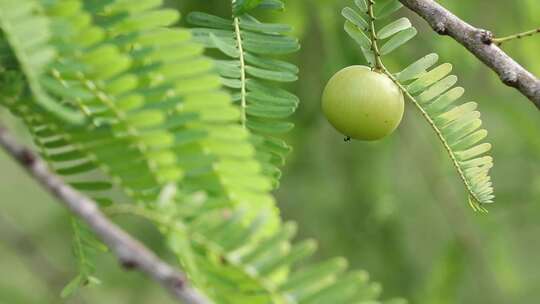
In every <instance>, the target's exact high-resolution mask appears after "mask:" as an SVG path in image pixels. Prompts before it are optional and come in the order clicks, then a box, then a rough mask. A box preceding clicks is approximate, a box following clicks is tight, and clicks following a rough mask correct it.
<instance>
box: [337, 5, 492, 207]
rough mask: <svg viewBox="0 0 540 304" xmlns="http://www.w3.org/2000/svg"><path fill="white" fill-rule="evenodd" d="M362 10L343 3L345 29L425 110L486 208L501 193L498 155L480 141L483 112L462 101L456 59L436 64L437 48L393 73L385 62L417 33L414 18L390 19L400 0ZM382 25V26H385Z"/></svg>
mask: <svg viewBox="0 0 540 304" xmlns="http://www.w3.org/2000/svg"><path fill="white" fill-rule="evenodd" d="M355 4H356V6H357V10H355V9H353V8H350V7H347V8H345V9H343V11H342V15H343V16H344V17H345V19H346V21H345V31H346V32H347V33H348V34H349V35H350V36H351V38H352V39H354V40H355V41H356V42H357V43H358V44H359V46H360V48H361V50H362V53H363V54H364V57H365V58H366V60H367V62H368V63H369V65H370V66H371V67H372V69H373V70H375V71H379V72H381V73H385V74H386V75H388V77H390V78H391V79H392V80H393V81H394V82H395V83H396V85H397V86H398V87H399V88H400V89H401V91H402V92H403V94H405V95H406V96H407V97H408V99H409V100H411V101H412V102H413V103H414V105H415V106H416V107H417V108H418V109H419V110H420V112H421V113H422V116H423V117H424V118H425V119H426V121H427V122H428V123H429V125H430V126H431V128H432V129H433V130H434V131H435V133H436V134H437V136H438V138H439V139H440V141H441V142H442V144H443V146H444V148H445V149H446V151H447V152H448V155H449V156H450V158H451V160H452V163H453V165H454V166H455V168H456V170H457V172H458V175H459V177H460V179H461V180H462V181H463V184H464V185H465V188H466V190H467V193H468V197H469V203H470V205H471V207H472V208H473V209H474V210H475V211H486V209H485V207H484V206H483V205H485V204H488V203H492V202H493V199H494V198H495V197H494V195H493V187H492V183H491V178H490V176H489V170H490V169H491V168H492V167H493V158H492V157H491V156H488V155H485V154H486V153H488V152H489V151H490V150H491V145H490V144H489V143H480V142H481V141H482V140H483V139H484V138H485V137H486V136H487V131H486V130H484V129H480V128H481V125H482V121H481V120H480V112H478V111H476V108H477V106H478V105H477V104H476V103H475V102H467V103H463V104H461V105H456V102H457V100H458V99H459V98H460V97H461V96H462V95H463V93H464V89H463V88H461V87H453V86H454V85H455V84H456V82H457V77H456V76H454V75H449V74H450V72H451V71H452V65H451V64H448V63H445V64H442V65H439V66H437V67H435V68H433V69H430V68H432V67H433V66H434V65H435V64H436V62H437V61H438V55H437V54H430V55H427V56H425V57H423V58H421V59H420V60H418V61H416V62H415V63H413V64H411V65H410V66H409V67H407V68H405V69H404V70H403V71H401V72H399V73H396V74H393V73H391V72H389V71H388V70H387V69H386V67H385V66H384V64H383V62H382V57H383V56H385V55H388V54H390V53H391V52H393V51H394V50H396V49H397V48H399V47H400V46H402V45H403V44H405V43H406V42H408V41H409V40H411V39H412V38H413V37H414V36H415V35H416V33H417V31H416V29H415V28H414V27H413V26H412V25H411V22H410V21H409V20H408V19H407V18H405V17H403V18H399V19H397V20H395V21H388V20H387V19H388V17H389V16H391V15H392V14H393V13H394V12H396V11H397V10H399V9H400V8H401V7H402V4H401V3H400V2H399V1H398V0H379V1H376V2H375V1H373V0H355ZM379 27H380V28H379Z"/></svg>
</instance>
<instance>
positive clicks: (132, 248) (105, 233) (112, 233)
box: [0, 125, 209, 304]
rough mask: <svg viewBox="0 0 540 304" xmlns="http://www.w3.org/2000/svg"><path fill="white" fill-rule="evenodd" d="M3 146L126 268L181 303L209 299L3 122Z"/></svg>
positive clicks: (0, 143)
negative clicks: (56, 172)
mask: <svg viewBox="0 0 540 304" xmlns="http://www.w3.org/2000/svg"><path fill="white" fill-rule="evenodd" d="M0 146H2V147H3V148H4V150H5V151H6V152H7V153H8V154H10V155H11V156H12V157H13V158H14V159H15V160H17V161H18V162H19V164H20V165H21V166H23V167H24V168H25V169H26V171H27V172H28V173H29V174H30V175H31V176H32V177H33V178H34V179H35V180H36V181H38V182H39V183H40V184H41V185H42V186H43V187H44V188H45V189H46V190H48V191H49V192H50V193H51V194H53V195H54V196H56V197H57V198H58V199H59V200H58V201H59V202H60V203H61V204H62V205H64V206H65V207H67V208H68V209H69V210H70V211H71V212H72V213H73V214H74V215H76V216H77V217H79V218H80V219H81V220H83V221H84V222H85V223H86V224H88V226H89V227H90V228H91V229H92V231H93V232H94V233H95V234H96V235H97V236H98V237H99V238H100V239H101V240H102V241H103V243H105V244H106V245H107V246H108V247H109V248H110V249H111V251H112V252H113V253H114V254H115V255H116V256H117V257H118V259H119V261H120V263H121V265H122V266H124V267H125V268H126V269H136V270H139V271H141V272H143V273H145V274H146V275H147V276H148V277H150V278H152V279H153V280H154V281H156V282H157V283H159V284H161V285H162V287H163V288H165V289H167V290H168V291H169V292H170V293H171V294H172V295H173V296H174V297H175V298H176V299H178V300H179V301H180V302H181V303H186V304H203V303H209V300H207V299H206V297H205V296H203V295H202V294H200V293H199V292H198V291H197V290H195V289H194V288H193V287H191V286H190V284H189V282H188V281H187V279H186V275H185V274H184V273H182V272H179V271H177V270H176V269H174V268H173V267H172V266H170V265H169V264H167V263H166V262H164V261H162V260H161V259H160V258H159V257H157V256H156V255H155V254H154V253H153V252H152V251H150V250H149V249H147V248H146V247H145V246H144V245H143V244H141V243H140V242H139V241H137V240H135V239H134V238H133V237H131V236H130V235H129V234H128V233H126V232H125V231H123V230H122V229H121V228H119V227H118V226H117V225H116V224H114V223H113V222H111V221H110V220H109V219H108V218H107V217H106V216H105V215H104V214H103V213H102V212H101V211H100V210H99V208H98V207H97V204H96V202H94V201H93V200H91V199H89V198H87V197H86V196H84V195H82V194H80V193H79V192H77V191H76V190H74V189H73V188H71V187H70V186H68V185H67V184H65V183H64V182H63V181H62V180H61V179H60V178H58V177H57V176H56V175H54V174H53V173H51V172H50V171H49V169H48V167H47V165H46V164H45V162H44V161H43V160H41V159H40V158H39V157H38V156H37V155H35V154H34V153H33V152H32V151H31V150H30V149H28V148H26V147H25V146H22V145H20V144H19V143H17V141H16V140H15V139H14V138H13V137H12V136H11V135H10V134H9V132H8V130H7V129H6V128H4V127H3V126H1V125H0Z"/></svg>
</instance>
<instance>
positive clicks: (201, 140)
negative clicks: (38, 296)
mask: <svg viewBox="0 0 540 304" xmlns="http://www.w3.org/2000/svg"><path fill="white" fill-rule="evenodd" d="M1 1H2V4H3V5H11V6H13V5H15V4H14V3H15V2H17V1H15V0H1ZM26 1H27V2H29V3H30V2H31V3H33V4H32V5H38V4H39V7H40V9H37V10H32V14H33V15H35V17H36V18H40V19H42V20H45V21H44V23H43V24H44V28H45V30H48V31H49V35H48V39H47V40H43V44H44V46H42V45H36V49H32V50H34V51H37V50H38V49H39V48H41V47H43V48H44V49H45V50H49V49H50V50H53V51H50V54H51V55H50V58H49V59H48V60H47V62H45V63H43V66H42V68H41V69H36V70H33V71H34V72H36V71H39V74H38V76H39V82H38V83H39V85H40V87H41V88H43V89H42V90H43V91H45V92H47V94H48V95H47V96H50V100H52V101H54V102H55V103H56V106H58V107H51V106H48V105H46V104H45V105H44V104H43V103H40V102H36V100H37V99H38V98H40V95H36V93H35V91H34V90H33V88H32V86H33V85H34V84H32V83H31V82H32V79H33V78H32V77H33V76H32V75H30V77H29V75H28V74H27V71H26V70H25V68H24V67H23V63H22V62H21V60H20V59H19V58H22V57H23V56H22V55H24V54H25V53H26V52H27V50H25V49H21V48H18V47H16V45H13V43H12V40H10V39H6V38H5V35H2V36H0V50H2V53H1V54H0V60H1V61H0V62H1V69H0V81H1V83H2V84H5V87H4V86H3V89H2V99H1V102H2V104H3V105H5V106H6V107H8V108H9V109H10V110H11V112H12V113H13V114H14V115H16V116H18V117H20V118H21V120H22V121H23V122H24V123H25V124H26V125H27V126H28V129H29V131H30V133H31V135H32V136H33V138H34V141H35V143H36V146H37V147H38V148H39V150H40V153H41V154H42V155H43V157H44V158H45V159H46V160H47V161H48V163H49V165H50V166H51V168H52V169H53V170H54V171H55V172H56V173H57V174H59V175H60V176H62V177H63V178H64V179H65V180H66V181H67V182H68V183H69V184H70V185H72V186H73V187H75V188H76V189H78V190H80V191H82V192H83V193H85V194H86V195H88V196H89V197H92V198H93V199H95V200H96V201H98V202H100V203H101V204H102V207H103V208H104V210H105V211H106V212H108V213H109V214H111V215H113V214H132V215H136V216H140V217H144V218H147V219H149V220H151V221H153V222H154V223H155V224H156V225H157V226H158V227H159V228H160V230H161V231H162V232H163V234H164V235H165V237H166V239H167V244H168V245H169V248H170V249H171V251H173V252H174V253H175V254H176V255H177V256H178V259H179V261H180V263H181V264H182V265H183V267H184V269H185V270H186V271H187V273H188V274H189V276H190V279H191V280H192V281H193V282H194V284H195V285H196V286H197V287H198V288H200V289H201V290H202V291H204V292H205V293H206V294H208V296H209V297H210V298H212V299H213V300H214V301H215V302H216V303H250V304H251V303H329V302H331V303H351V302H353V303H354V302H363V301H368V302H369V301H375V300H376V299H377V297H378V295H379V293H380V287H379V285H377V284H373V283H370V282H369V281H368V278H367V275H366V273H365V272H349V273H345V270H346V262H345V261H344V260H343V259H334V260H330V261H327V262H323V263H321V264H316V265H311V266H309V265H308V266H303V267H301V268H299V269H296V266H295V265H296V264H299V263H300V262H302V265H304V263H303V260H305V259H306V258H307V257H308V256H310V255H311V254H312V253H313V251H314V250H315V244H314V242H313V241H311V240H307V241H304V242H300V243H297V244H293V243H292V242H291V239H292V238H293V236H294V232H295V227H294V224H290V223H286V224H283V223H281V220H280V218H279V215H278V211H277V207H276V206H275V201H274V198H273V197H272V196H271V194H270V191H271V190H272V189H273V186H274V185H275V182H276V180H277V177H278V174H277V172H278V171H277V168H275V166H276V165H277V164H279V163H281V161H282V159H283V157H284V154H285V152H286V151H288V149H289V148H288V146H287V145H286V144H285V143H284V142H283V141H282V140H280V139H276V138H274V137H270V136H267V135H266V134H267V133H271V134H274V133H279V132H281V131H284V130H287V129H289V128H290V127H291V125H290V124H288V123H284V122H280V121H276V120H275V119H277V118H282V117H285V116H287V115H289V114H291V113H292V112H293V111H294V109H295V108H296V105H297V103H298V100H297V98H296V97H295V96H294V95H292V94H290V93H288V92H286V91H284V90H280V89H277V88H275V87H273V86H270V85H269V84H267V83H266V81H292V80H295V79H296V72H297V69H296V67H294V66H292V65H290V64H288V63H286V62H283V61H279V60H276V59H270V58H265V57H263V55H274V54H284V53H288V52H289V51H294V50H296V49H298V44H297V42H296V40H295V39H292V38H288V37H285V36H283V35H281V34H280V33H282V32H286V31H287V30H288V27H287V26H283V25H273V24H265V23H259V22H258V21H256V20H255V19H253V18H252V17H250V16H249V15H247V13H248V12H249V11H250V10H251V9H253V8H270V9H281V8H282V7H283V4H282V3H281V2H280V1H272V0H270V1H268V0H266V1H265V0H263V1H236V2H234V3H233V6H232V7H233V10H234V12H235V15H234V17H233V20H232V21H229V20H226V21H227V24H225V23H224V21H223V20H225V19H215V18H210V17H208V16H207V15H201V14H198V15H197V14H195V15H192V19H193V18H194V16H195V17H196V16H199V17H201V16H202V18H203V19H204V18H210V19H211V20H212V22H216V20H218V21H217V23H218V24H221V25H219V26H220V27H217V28H213V29H206V30H203V29H200V30H198V31H197V30H195V32H194V33H195V41H194V40H193V39H192V34H191V32H190V31H188V30H185V29H179V28H174V27H172V25H173V24H174V23H175V22H176V21H177V20H178V16H179V15H178V13H177V12H176V11H173V10H165V9H161V8H160V6H161V1H160V0H141V1H137V2H134V1H129V0H89V1H81V0H71V1H63V0H47V1H38V0H34V1H31V0H26ZM26 1H25V2H26ZM219 20H221V21H219ZM211 24H215V23H211ZM211 24H209V25H208V26H210V25H211ZM1 29H2V31H3V32H4V33H5V32H6V31H7V29H9V27H8V28H7V29H6V28H4V26H2V28H1ZM205 33H206V34H205ZM225 33H226V34H225ZM229 34H231V35H232V36H229ZM201 37H206V38H205V39H206V43H207V44H208V43H209V42H211V43H212V45H213V46H218V47H219V48H220V50H222V51H226V52H230V54H228V55H230V56H231V57H233V60H228V61H226V60H221V61H217V62H216V61H212V60H210V59H208V58H205V57H204V56H203V55H202V53H203V51H204V48H203V45H201V44H200V43H199V42H197V41H201V40H204V39H201ZM235 37H236V38H235ZM203 42H204V41H203ZM231 42H232V44H231ZM237 42H238V43H237ZM242 62H243V63H242ZM215 68H217V70H218V71H220V72H221V73H222V75H221V77H220V76H218V75H217V74H215V73H214V69H215ZM224 73H225V74H224ZM36 77H37V76H36ZM222 82H224V83H225V84H226V85H227V84H228V85H229V88H231V87H234V88H236V89H237V90H238V89H240V92H239V93H240V94H238V92H236V94H234V95H233V97H232V98H231V97H230V95H229V94H228V93H227V92H226V91H223V90H222V89H221V85H222ZM233 84H234V85H233ZM242 88H243V89H242ZM233 91H234V90H233ZM242 100H244V106H238V102H240V103H241V104H242ZM60 106H61V107H62V108H60ZM66 108H67V109H69V110H70V111H75V112H76V113H77V114H76V115H77V116H79V115H80V116H82V117H84V119H82V120H81V123H80V124H74V123H66V122H65V120H64V119H63V118H65V117H64V116H65V115H63V114H62V113H63V112H62V111H63V110H64V109H66ZM51 112H54V113H51ZM58 114H59V115H58ZM64 114H65V113H64ZM285 114H286V115H285ZM278 131H279V132H278ZM263 134H264V135H263ZM74 229H75V237H74V239H75V243H74V249H75V253H76V256H77V257H78V260H79V266H80V267H79V268H80V269H79V270H80V274H79V275H78V276H77V277H76V278H75V279H74V280H73V281H72V282H71V283H70V284H69V285H68V286H67V287H66V288H65V289H64V292H63V295H64V296H68V295H69V294H71V293H72V292H75V291H76V290H77V288H78V287H81V286H83V285H85V284H86V283H88V282H90V283H91V282H96V280H97V279H95V278H94V274H93V271H94V264H93V261H92V260H91V256H92V254H93V253H94V252H95V250H96V249H99V248H100V247H101V245H100V244H99V243H97V242H95V240H93V237H92V236H91V235H88V231H86V230H85V228H84V227H83V226H81V225H78V224H76V225H74ZM370 303H371V302H370Z"/></svg>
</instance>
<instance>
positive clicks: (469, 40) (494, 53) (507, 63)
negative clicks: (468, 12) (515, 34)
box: [399, 0, 540, 109]
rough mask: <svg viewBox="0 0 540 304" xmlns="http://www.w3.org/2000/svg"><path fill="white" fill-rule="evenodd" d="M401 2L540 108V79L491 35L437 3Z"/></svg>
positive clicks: (401, 0) (406, 0) (423, 0)
mask: <svg viewBox="0 0 540 304" xmlns="http://www.w3.org/2000/svg"><path fill="white" fill-rule="evenodd" d="M399 1H400V2H401V3H402V4H403V5H405V6H406V7H408V8H409V9H410V10H412V11H414V12H415V13H417V14H418V15H419V16H420V17H422V18H423V19H425V20H426V21H427V22H428V23H429V25H430V26H431V27H432V28H433V30H434V31H435V32H437V33H439V34H440V35H448V36H450V37H452V38H453V39H454V40H456V41H457V42H458V43H459V44H461V45H463V46H464V47H465V48H466V49H467V50H469V51H470V52H471V53H472V54H474V55H475V56H476V57H477V58H478V59H480V60H481V61H482V62H483V63H484V64H486V65H487V66H488V67H489V68H490V69H492V70H493V71H494V72H495V73H497V74H498V75H499V78H500V79H501V81H502V82H503V83H505V84H506V85H508V86H510V87H513V88H516V89H517V90H519V91H520V92H521V93H522V94H523V95H524V96H526V97H527V98H528V99H529V100H530V101H532V102H533V103H534V105H535V106H536V107H537V108H538V109H540V80H538V78H536V76H534V75H533V74H532V73H531V72H529V71H527V70H526V69H525V68H523V67H522V66H521V65H520V64H519V63H517V62H516V61H515V60H514V59H512V58H511V57H510V56H508V54H506V53H505V52H504V51H503V50H501V49H500V48H499V47H498V46H497V45H496V44H495V43H492V42H493V41H492V39H493V37H492V34H491V32H489V31H486V30H483V29H479V28H476V27H474V26H472V25H470V24H468V23H466V22H465V21H463V20H461V19H460V18H459V17H457V16H456V15H454V14H452V13H451V12H450V11H448V10H447V9H445V8H444V7H442V6H441V5H440V4H438V3H437V2H435V1H433V0H399Z"/></svg>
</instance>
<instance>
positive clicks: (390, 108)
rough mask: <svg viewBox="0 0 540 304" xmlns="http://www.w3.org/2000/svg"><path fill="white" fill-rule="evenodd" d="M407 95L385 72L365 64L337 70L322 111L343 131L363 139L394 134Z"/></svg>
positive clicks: (379, 137)
mask: <svg viewBox="0 0 540 304" xmlns="http://www.w3.org/2000/svg"><path fill="white" fill-rule="evenodd" d="M403 109H404V102H403V94H402V93H401V91H400V89H399V88H398V87H397V86H396V84H395V83H394V82H393V81H392V80H391V79H390V78H389V77H388V76H386V75H385V74H383V73H378V72H373V71H371V69H370V68H368V67H365V66H359V65H356V66H350V67H347V68H344V69H343V70H341V71H339V72H337V73H336V74H335V75H334V76H333V77H332V78H331V79H330V81H329V82H328V84H327V85H326V88H325V89H324V93H323V97H322V110H323V112H324V114H325V115H326V118H327V119H328V121H329V122H330V123H331V124H332V125H333V126H334V128H336V129H337V130H338V131H339V132H341V133H343V134H344V135H346V136H349V137H351V138H354V139H359V140H377V139H381V138H383V137H385V136H387V135H389V134H391V133H392V132H393V131H394V130H395V129H396V128H397V127H398V125H399V123H400V122H401V118H402V117H403Z"/></svg>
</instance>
